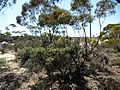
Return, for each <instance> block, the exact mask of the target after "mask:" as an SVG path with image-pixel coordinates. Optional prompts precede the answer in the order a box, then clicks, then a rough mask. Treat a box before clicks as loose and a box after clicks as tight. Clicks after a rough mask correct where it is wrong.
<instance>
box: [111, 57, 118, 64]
mask: <svg viewBox="0 0 120 90" xmlns="http://www.w3.org/2000/svg"><path fill="white" fill-rule="evenodd" d="M112 65H113V66H120V58H119V57H118V58H117V59H115V60H113V61H112Z"/></svg>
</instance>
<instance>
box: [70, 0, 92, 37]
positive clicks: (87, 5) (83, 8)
mask: <svg viewBox="0 0 120 90" xmlns="http://www.w3.org/2000/svg"><path fill="white" fill-rule="evenodd" d="M92 7H93V6H92V4H91V2H90V1H89V0H73V1H72V3H71V10H72V11H74V12H76V13H77V21H78V23H80V24H81V25H80V26H82V28H83V30H84V33H85V37H86V30H85V27H86V26H87V23H90V37H91V23H92V21H93V16H92V15H91V9H92Z"/></svg>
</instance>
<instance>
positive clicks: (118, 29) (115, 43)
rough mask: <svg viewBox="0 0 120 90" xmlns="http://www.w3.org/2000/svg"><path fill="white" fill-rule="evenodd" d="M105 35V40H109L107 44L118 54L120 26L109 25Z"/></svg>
mask: <svg viewBox="0 0 120 90" xmlns="http://www.w3.org/2000/svg"><path fill="white" fill-rule="evenodd" d="M103 32H104V33H105V34H104V35H103V38H104V39H108V41H107V42H106V44H108V46H110V47H112V48H114V49H115V50H117V51H118V52H119V51H120V47H119V46H120V24H108V25H107V26H106V27H104V31H103Z"/></svg>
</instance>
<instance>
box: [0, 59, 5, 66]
mask: <svg viewBox="0 0 120 90" xmlns="http://www.w3.org/2000/svg"><path fill="white" fill-rule="evenodd" d="M5 66H6V60H5V59H4V58H0V68H1V67H5Z"/></svg>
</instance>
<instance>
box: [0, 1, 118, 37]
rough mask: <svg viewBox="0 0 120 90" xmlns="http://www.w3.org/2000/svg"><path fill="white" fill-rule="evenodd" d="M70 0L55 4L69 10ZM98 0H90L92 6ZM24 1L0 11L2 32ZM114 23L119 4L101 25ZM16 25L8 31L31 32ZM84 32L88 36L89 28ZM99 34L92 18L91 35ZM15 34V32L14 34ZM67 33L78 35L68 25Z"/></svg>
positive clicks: (16, 14)
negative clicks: (114, 12) (114, 11)
mask: <svg viewBox="0 0 120 90" xmlns="http://www.w3.org/2000/svg"><path fill="white" fill-rule="evenodd" d="M71 1H72V0H63V1H61V2H60V3H59V4H57V5H58V6H59V7H60V8H63V9H66V10H70V3H71ZM97 1H99V0H91V2H92V4H93V6H95V4H96V2H97ZM25 2H29V0H17V3H16V4H15V5H13V6H11V7H6V8H5V9H4V13H3V12H0V30H2V32H6V31H7V30H6V29H5V27H6V26H9V24H16V16H18V15H21V10H22V7H21V6H22V5H23V4H24V3H25ZM110 23H111V24H116V23H120V4H118V5H117V7H116V14H115V15H112V16H110V17H107V19H106V21H105V22H104V24H103V27H105V26H106V25H107V24H110ZM16 25H17V27H15V28H12V27H9V28H10V30H9V31H10V32H11V33H12V31H13V30H14V31H25V32H26V33H28V34H31V33H30V32H29V30H28V29H26V28H25V27H22V26H20V25H18V24H16ZM86 32H87V35H88V36H89V29H88V28H86ZM80 33H81V34H82V33H83V32H82V30H80ZM98 34H99V24H98V20H97V19H96V20H94V22H93V23H92V35H98ZM14 35H17V34H14ZM68 35H69V36H79V35H78V31H76V33H74V31H73V29H72V28H71V27H69V26H68Z"/></svg>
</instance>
